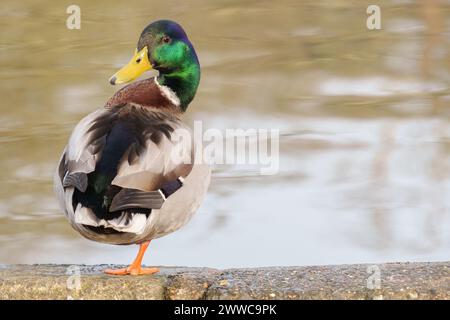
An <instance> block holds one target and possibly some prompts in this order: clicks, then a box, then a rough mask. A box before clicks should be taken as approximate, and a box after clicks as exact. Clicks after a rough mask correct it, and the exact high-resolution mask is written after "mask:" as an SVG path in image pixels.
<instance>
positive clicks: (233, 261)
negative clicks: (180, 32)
mask: <svg viewBox="0 0 450 320" xmlns="http://www.w3.org/2000/svg"><path fill="white" fill-rule="evenodd" d="M372 2H373V1H371V2H366V1H361V0H354V1H350V0H334V1H325V0H322V1H320V0H319V1H317V0H314V1H312V0H311V1H310V0H305V1H296V0H294V1H260V0H259V1H241V0H239V1H207V0H198V1H183V2H181V1H149V0H145V1H143V0H142V1H141V0H138V1H134V0H130V1H117V2H112V1H104V0H102V1H87V0H77V1H58V2H55V1H48V0H45V1H42V0H41V1H35V0H33V1H31V0H22V1H13V0H3V1H2V2H1V4H0V78H1V85H0V99H1V103H0V109H1V117H0V142H1V143H0V168H1V171H0V172H1V175H0V248H1V249H0V263H50V262H52V263H123V264H125V263H128V262H130V261H131V260H132V259H133V258H134V256H135V254H136V250H137V247H135V246H131V247H126V246H111V245H105V244H99V243H94V242H91V241H88V240H86V239H84V238H82V237H81V236H80V235H79V234H78V233H76V232H75V231H73V230H72V229H71V227H70V226H69V224H68V222H67V221H66V219H65V217H64V216H63V215H62V214H61V210H60V209H59V208H58V206H57V202H56V200H55V197H54V195H53V192H52V174H53V170H54V168H55V166H56V163H57V161H58V159H59V156H60V153H61V151H62V149H63V147H64V145H65V143H66V142H67V139H68V137H69V134H70V132H71V131H72V129H73V127H74V126H75V124H76V123H77V122H78V121H79V120H80V119H81V118H82V117H83V116H85V115H86V114H87V113H90V112H92V111H93V110H95V109H97V108H100V107H102V106H103V105H104V103H105V101H106V100H107V99H108V98H109V97H110V96H111V95H112V94H113V93H114V92H115V90H117V89H118V88H117V87H112V86H110V85H109V84H108V78H109V77H110V76H111V75H112V74H113V73H114V72H115V71H116V70H117V69H118V68H119V67H121V66H122V65H123V64H124V63H126V62H128V60H129V58H130V56H131V54H132V53H133V52H134V49H135V46H136V42H137V39H138V37H139V34H140V32H141V31H142V29H143V28H144V27H145V26H146V25H147V24H148V23H150V22H151V21H153V20H157V19H161V18H168V19H173V20H176V21H177V22H179V23H180V24H181V25H182V26H183V27H184V28H185V30H186V31H187V33H188V35H189V36H190V38H191V40H192V42H193V44H194V46H195V48H196V51H197V53H198V55H199V58H200V62H201V65H202V80H201V84H200V88H199V91H198V94H197V96H196V98H195V100H194V102H193V103H192V104H191V105H190V108H189V110H188V112H187V114H186V122H187V123H189V124H192V122H193V121H194V120H202V121H203V122H204V127H206V128H208V127H215V128H220V129H225V128H267V129H271V128H275V129H279V130H280V132H281V138H280V172H279V174H277V175H273V176H259V175H257V174H255V173H254V171H251V170H247V169H245V168H239V167H221V166H216V167H214V176H213V180H212V184H211V188H210V191H209V194H208V196H207V199H206V201H205V202H204V204H203V205H202V207H201V208H200V210H199V211H198V213H197V215H196V216H195V217H194V218H193V220H192V221H191V223H190V224H188V225H187V226H186V227H184V228H183V229H182V230H181V231H179V232H176V233H174V234H172V235H169V236H167V237H164V238H162V239H158V240H156V241H154V242H153V243H152V245H151V249H150V250H149V252H148V254H147V255H146V257H145V259H144V262H145V263H146V264H149V265H188V266H209V267H250V266H270V265H312V264H341V263H357V262H385V261H434V260H449V258H450V161H449V160H450V126H449V124H450V117H449V116H450V89H449V83H450V71H449V70H450V2H449V1H439V0H422V1H408V0H392V1H376V4H377V5H379V6H380V7H381V24H382V30H372V31H371V30H368V29H367V28H366V19H367V16H368V15H367V14H366V8H367V6H368V5H369V4H372ZM71 4H77V5H79V6H80V7H81V30H68V29H67V28H66V19H67V17H68V14H66V8H67V7H68V6H69V5H71Z"/></svg>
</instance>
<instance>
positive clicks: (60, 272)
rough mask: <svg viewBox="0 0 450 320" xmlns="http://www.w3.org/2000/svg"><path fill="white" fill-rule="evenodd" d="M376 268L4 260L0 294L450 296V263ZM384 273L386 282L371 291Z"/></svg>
mask: <svg viewBox="0 0 450 320" xmlns="http://www.w3.org/2000/svg"><path fill="white" fill-rule="evenodd" d="M370 266H371V265H340V266H313V267H268V268H254V269H226V270H217V269H209V268H181V267H175V268H172V267H161V272H160V273H159V274H157V275H152V276H137V277H134V276H125V277H123V276H107V275H105V274H103V273H102V272H101V271H102V270H103V269H104V268H106V267H112V266H111V265H94V266H85V265H81V266H78V267H71V268H69V267H70V266H68V265H0V299H449V298H450V262H432V263H387V264H378V265H377V267H374V268H373V267H370ZM115 267H117V266H115ZM377 268H378V269H377ZM378 271H379V275H380V279H381V282H380V287H379V288H378V289H377V288H375V289H370V288H368V285H367V283H368V281H369V283H371V284H374V285H375V287H376V285H377V282H376V281H374V280H376V277H377V273H378ZM78 273H79V276H77V274H78ZM371 276H372V278H370V279H369V280H368V278H369V277H371ZM78 280H79V282H78ZM77 283H79V285H80V286H79V289H78V290H77V289H76V287H77ZM369 287H372V288H373V286H370V285H369Z"/></svg>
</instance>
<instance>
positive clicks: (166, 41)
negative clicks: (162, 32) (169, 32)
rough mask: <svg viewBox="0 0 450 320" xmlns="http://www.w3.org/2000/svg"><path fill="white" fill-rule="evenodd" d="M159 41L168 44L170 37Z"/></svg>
mask: <svg viewBox="0 0 450 320" xmlns="http://www.w3.org/2000/svg"><path fill="white" fill-rule="evenodd" d="M161 41H162V42H163V43H169V42H170V37H169V36H164V37H162V39H161Z"/></svg>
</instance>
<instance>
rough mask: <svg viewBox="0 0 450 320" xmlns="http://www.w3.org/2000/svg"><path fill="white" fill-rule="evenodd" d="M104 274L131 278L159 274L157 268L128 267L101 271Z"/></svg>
mask: <svg viewBox="0 0 450 320" xmlns="http://www.w3.org/2000/svg"><path fill="white" fill-rule="evenodd" d="M103 272H104V273H106V274H111V275H115V276H125V275H132V276H138V275H148V274H154V273H157V272H159V268H142V267H140V266H139V267H136V266H133V265H131V266H129V267H128V268H121V269H105V270H104V271H103Z"/></svg>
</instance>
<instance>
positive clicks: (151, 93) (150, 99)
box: [105, 78, 178, 110]
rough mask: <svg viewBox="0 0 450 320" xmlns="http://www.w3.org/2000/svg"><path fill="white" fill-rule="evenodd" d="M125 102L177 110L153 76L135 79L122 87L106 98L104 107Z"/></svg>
mask: <svg viewBox="0 0 450 320" xmlns="http://www.w3.org/2000/svg"><path fill="white" fill-rule="evenodd" d="M125 103H136V104H139V105H142V106H148V107H154V108H162V109H173V110H178V108H177V107H176V106H175V105H174V104H173V103H172V102H171V101H170V100H169V99H168V98H167V97H166V96H164V95H163V94H162V92H161V90H160V88H159V87H158V85H157V84H156V83H155V78H149V79H145V80H140V81H136V82H133V83H131V84H129V85H127V86H125V87H123V88H122V89H120V90H119V91H117V92H116V93H115V94H114V95H113V96H112V97H111V98H110V99H109V100H108V102H107V103H106V105H105V107H106V108H111V107H114V106H117V105H120V104H125Z"/></svg>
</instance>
